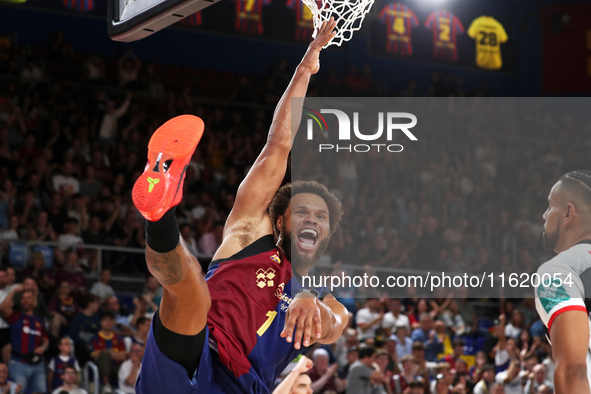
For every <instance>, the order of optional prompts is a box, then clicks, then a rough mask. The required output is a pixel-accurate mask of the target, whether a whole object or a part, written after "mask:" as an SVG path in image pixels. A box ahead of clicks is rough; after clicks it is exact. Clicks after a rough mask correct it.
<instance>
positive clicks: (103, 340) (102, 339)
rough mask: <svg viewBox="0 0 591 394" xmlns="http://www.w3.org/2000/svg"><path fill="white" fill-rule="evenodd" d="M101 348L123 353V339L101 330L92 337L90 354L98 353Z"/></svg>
mask: <svg viewBox="0 0 591 394" xmlns="http://www.w3.org/2000/svg"><path fill="white" fill-rule="evenodd" d="M103 350H113V351H114V352H123V353H125V343H124V342H123V339H121V338H119V337H118V336H117V335H115V334H114V333H110V334H105V333H104V332H102V331H99V333H98V334H97V335H96V336H95V337H94V338H93V339H92V342H91V349H90V351H91V353H90V354H91V355H94V354H96V353H100V352H101V351H103Z"/></svg>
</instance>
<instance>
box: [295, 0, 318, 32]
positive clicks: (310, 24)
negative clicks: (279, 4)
mask: <svg viewBox="0 0 591 394" xmlns="http://www.w3.org/2000/svg"><path fill="white" fill-rule="evenodd" d="M316 4H317V5H318V7H319V8H320V7H321V6H322V2H321V1H319V0H316ZM287 6H288V7H289V8H295V12H296V32H295V37H296V39H298V40H300V41H309V40H310V37H312V33H314V19H313V14H312V11H310V8H308V6H307V5H305V4H304V2H303V1H302V0H289V1H288V3H287Z"/></svg>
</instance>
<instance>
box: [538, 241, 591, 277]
mask: <svg viewBox="0 0 591 394" xmlns="http://www.w3.org/2000/svg"><path fill="white" fill-rule="evenodd" d="M590 263H591V243H580V244H576V245H574V246H572V247H570V248H569V249H567V250H565V251H563V252H560V253H558V254H557V255H556V256H554V257H553V258H551V259H550V260H548V261H546V262H545V263H544V264H542V265H541V266H540V268H539V269H538V273H539V274H544V273H555V272H560V273H563V272H573V273H576V274H580V273H582V272H583V271H585V270H587V269H589V267H590V265H589V264H590Z"/></svg>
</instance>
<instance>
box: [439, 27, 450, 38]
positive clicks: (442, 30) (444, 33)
mask: <svg viewBox="0 0 591 394" xmlns="http://www.w3.org/2000/svg"><path fill="white" fill-rule="evenodd" d="M449 30H450V29H449V25H441V26H439V41H449Z"/></svg>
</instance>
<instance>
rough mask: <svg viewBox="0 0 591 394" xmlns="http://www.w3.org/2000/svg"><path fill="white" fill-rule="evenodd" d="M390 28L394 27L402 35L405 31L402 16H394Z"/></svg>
mask: <svg viewBox="0 0 591 394" xmlns="http://www.w3.org/2000/svg"><path fill="white" fill-rule="evenodd" d="M392 29H394V31H395V32H396V33H398V34H400V35H403V34H404V33H405V32H406V29H405V28H404V18H394V24H393V25H392Z"/></svg>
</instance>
